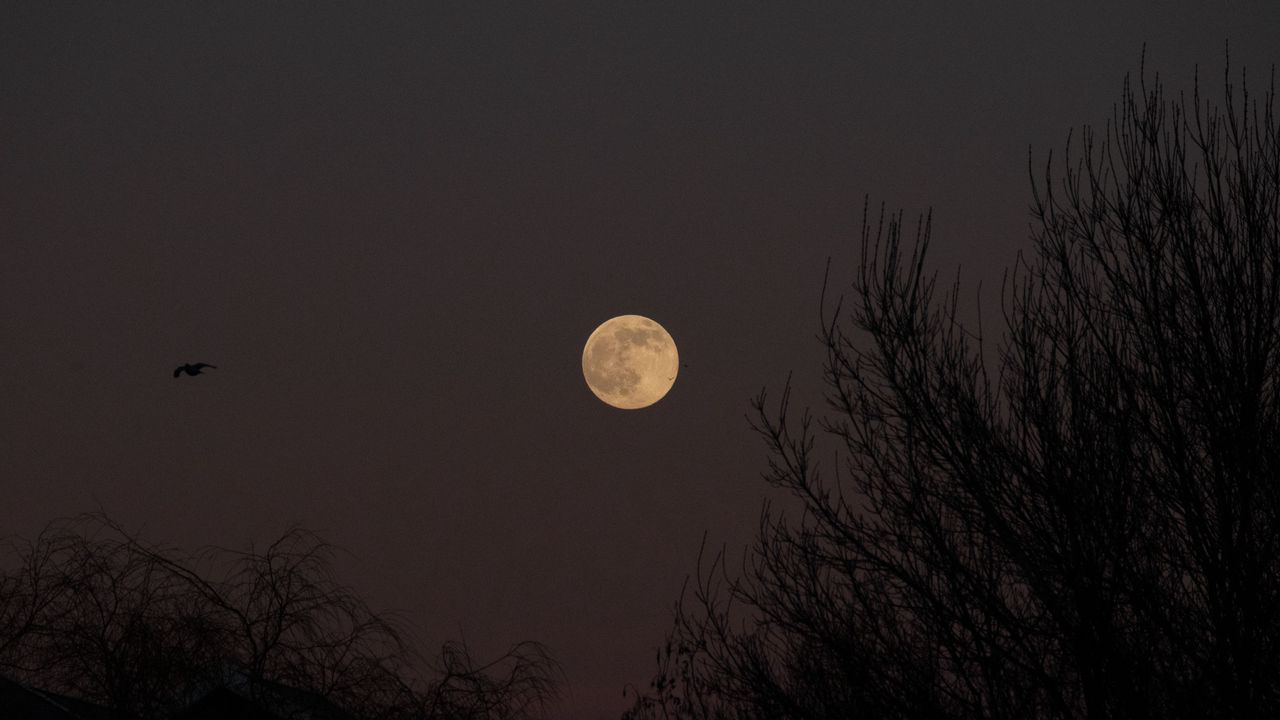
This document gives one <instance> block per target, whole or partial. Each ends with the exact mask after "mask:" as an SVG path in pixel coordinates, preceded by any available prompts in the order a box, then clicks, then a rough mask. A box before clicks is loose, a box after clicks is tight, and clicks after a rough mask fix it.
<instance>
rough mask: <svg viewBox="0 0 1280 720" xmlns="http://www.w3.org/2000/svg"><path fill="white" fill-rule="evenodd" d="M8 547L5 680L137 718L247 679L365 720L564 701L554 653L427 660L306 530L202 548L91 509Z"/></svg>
mask: <svg viewBox="0 0 1280 720" xmlns="http://www.w3.org/2000/svg"><path fill="white" fill-rule="evenodd" d="M6 549H7V550H8V551H9V553H8V554H9V557H8V558H6V559H7V560H8V563H7V564H6V565H5V567H4V571H3V572H0V675H8V676H10V677H12V678H14V679H17V680H21V681H24V682H27V683H28V684H30V685H33V686H36V687H39V688H41V689H44V690H49V691H53V692H58V693H63V694H66V695H70V696H72V697H77V698H81V699H84V700H88V701H92V702H96V703H100V704H102V705H105V706H106V707H108V708H110V709H112V710H113V711H115V712H118V713H120V715H121V717H128V718H136V719H137V720H150V719H152V718H156V719H159V718H167V717H172V716H173V715H174V714H175V713H177V712H178V711H180V710H181V709H183V708H184V707H186V706H187V705H188V704H189V703H190V702H191V701H192V700H194V699H196V698H198V697H199V696H200V694H201V693H202V692H207V691H208V690H209V689H211V688H213V687H217V686H219V685H221V684H225V683H227V682H229V680H230V679H231V678H235V680H236V682H237V683H239V685H241V686H243V687H244V688H245V689H246V691H247V692H248V693H250V695H252V696H254V699H256V700H258V701H260V702H261V703H263V704H264V705H267V706H270V704H271V703H272V702H274V701H276V700H278V699H279V698H280V697H282V695H281V692H282V691H281V689H282V688H285V689H287V690H288V691H289V693H290V695H288V697H289V698H292V699H293V700H295V701H296V698H299V697H310V698H316V699H320V700H317V702H319V701H321V700H322V701H323V702H324V703H326V704H331V705H332V706H334V707H337V708H340V709H342V710H344V711H346V712H347V713H349V714H350V716H351V717H353V718H357V719H361V720H363V719H374V718H387V719H397V720H398V719H404V720H410V719H420V720H428V719H440V720H452V719H454V718H467V719H469V720H470V719H476V720H479V719H487V718H530V717H538V716H541V715H542V714H543V711H544V710H545V709H546V704H547V702H548V701H549V700H551V699H553V698H554V697H555V696H556V694H557V692H558V687H559V682H560V678H561V675H560V670H559V667H558V665H557V664H556V662H555V661H554V660H553V659H552V658H551V657H550V655H549V654H548V653H547V652H546V650H545V648H543V647H542V646H541V645H539V644H538V643H534V642H522V643H518V644H516V645H515V646H513V647H512V648H511V649H510V650H509V651H508V652H507V653H505V654H504V655H502V656H501V657H499V658H497V659H495V660H493V661H491V662H487V663H480V662H476V661H473V660H472V659H471V657H470V655H469V653H468V651H467V648H466V647H465V645H463V644H461V643H459V642H449V643H446V644H445V645H444V647H443V649H442V651H441V654H440V657H439V658H438V659H437V660H431V659H428V658H424V657H423V656H422V655H421V653H420V652H419V651H418V649H417V648H416V647H415V645H414V644H413V643H412V642H411V640H410V639H409V637H408V634H407V633H406V631H405V630H404V628H403V627H402V624H401V623H400V622H399V621H398V620H397V619H396V618H395V617H394V616H390V615H387V614H382V613H377V612H374V611H373V610H371V609H370V608H369V607H368V606H367V605H366V604H365V602H364V601H363V600H361V599H360V598H359V596H358V595H356V594H355V593H354V591H352V590H351V589H350V588H348V587H346V586H344V585H342V584H340V583H339V582H338V581H337V580H336V579H335V578H334V577H333V575H332V572H331V569H330V568H331V561H332V558H333V551H334V549H333V548H332V547H331V546H330V545H328V544H327V543H325V542H324V541H323V540H321V539H320V538H319V537H317V536H315V535H314V534H312V533H310V532H307V531H305V530H298V529H295V530H291V531H289V532H286V533H285V534H283V535H282V536H281V537H280V538H278V539H277V540H275V541H274V542H272V543H271V544H269V545H268V546H266V547H265V548H261V549H254V548H250V549H249V550H246V551H231V550H225V549H219V548H213V549H208V550H205V551H203V552H201V553H196V554H186V553H182V552H179V551H177V550H175V549H172V548H166V547H162V546H157V545H153V544H149V543H147V542H144V541H143V540H141V539H140V538H139V537H137V536H135V535H132V534H130V533H128V532H126V531H124V530H123V529H122V528H120V527H119V526H118V525H116V524H115V523H114V522H112V521H111V520H110V519H108V518H106V517H104V516H102V515H85V516H80V517H77V518H72V519H68V520H62V521H56V522H54V523H51V524H50V525H49V526H48V527H47V528H46V530H45V531H44V532H43V533H41V534H40V536H39V537H37V538H35V539H34V540H31V541H22V540H12V541H10V543H9V544H8V546H7V548H6ZM294 704H295V705H296V702H295V703H294Z"/></svg>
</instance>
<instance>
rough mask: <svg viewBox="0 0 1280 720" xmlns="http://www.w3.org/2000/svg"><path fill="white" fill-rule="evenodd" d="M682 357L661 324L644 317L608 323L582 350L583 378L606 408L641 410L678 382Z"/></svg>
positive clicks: (613, 320) (603, 325)
mask: <svg viewBox="0 0 1280 720" xmlns="http://www.w3.org/2000/svg"><path fill="white" fill-rule="evenodd" d="M679 367H680V355H679V353H677V352H676V342H675V340H672V339H671V335H670V334H668V333H667V331H666V330H665V329H663V327H662V326H661V325H659V324H658V323H656V322H654V321H652V320H650V319H649V318H647V317H642V316H640V315H619V316H618V317H616V318H613V319H611V320H606V321H605V322H604V323H602V324H601V325H600V327H598V328H596V329H595V332H593V333H591V337H589V338H587V346H586V347H585V348H583V349H582V376H583V377H584V378H586V380H587V387H589V388H591V392H593V393H595V394H596V397H598V398H600V399H601V400H602V401H604V402H605V403H608V404H609V405H612V406H614V407H616V408H622V409H623V410H636V409H639V408H642V407H649V406H650V405H652V404H654V403H656V402H658V401H659V400H661V399H662V398H663V396H665V395H666V394H667V391H669V390H671V386H672V385H674V384H675V382H676V371H677V370H678V369H679Z"/></svg>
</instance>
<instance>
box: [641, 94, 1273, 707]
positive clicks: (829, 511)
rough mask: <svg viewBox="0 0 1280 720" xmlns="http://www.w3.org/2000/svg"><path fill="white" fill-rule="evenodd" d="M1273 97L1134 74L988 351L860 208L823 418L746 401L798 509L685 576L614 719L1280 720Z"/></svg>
mask: <svg viewBox="0 0 1280 720" xmlns="http://www.w3.org/2000/svg"><path fill="white" fill-rule="evenodd" d="M1273 76H1274V72H1273ZM1274 97H1275V94H1274V81H1273V82H1272V84H1271V86H1270V88H1269V89H1268V90H1267V91H1266V92H1265V93H1264V94H1263V96H1262V97H1261V98H1257V97H1255V96H1254V95H1252V94H1250V93H1249V91H1248V87H1247V83H1246V82H1245V79H1244V76H1243V74H1242V75H1241V81H1240V83H1239V84H1238V85H1237V84H1235V83H1233V82H1232V78H1231V75H1230V73H1227V75H1226V83H1225V94H1224V97H1223V101H1222V102H1221V103H1220V104H1213V103H1208V102H1205V101H1204V100H1203V99H1202V97H1201V94H1200V90H1199V83H1198V82H1197V84H1196V87H1195V89H1194V90H1193V91H1192V92H1191V93H1190V95H1189V96H1188V95H1182V94H1180V95H1178V96H1177V97H1169V96H1166V94H1165V93H1164V91H1163V89H1162V87H1161V84H1160V82H1159V79H1158V78H1155V79H1154V80H1153V81H1152V82H1151V83H1150V84H1148V81H1147V79H1146V73H1145V72H1140V73H1139V79H1138V81H1137V85H1136V87H1135V86H1134V85H1133V84H1132V82H1131V81H1129V80H1126V83H1125V86H1124V90H1123V95H1122V98H1121V102H1120V103H1119V104H1118V105H1117V107H1116V110H1115V114H1114V116H1113V117H1112V119H1111V120H1110V121H1109V122H1108V123H1107V124H1106V126H1105V128H1103V129H1102V130H1101V131H1095V130H1092V129H1089V128H1086V129H1084V131H1083V133H1082V134H1081V135H1080V137H1079V141H1078V142H1073V141H1072V140H1071V139H1070V138H1069V139H1068V143H1067V152H1066V160H1065V163H1063V164H1064V165H1065V168H1064V169H1062V170H1059V169H1058V165H1057V164H1055V163H1053V161H1052V158H1051V159H1050V161H1049V162H1048V163H1047V164H1046V167H1045V170H1044V173H1043V175H1039V174H1038V173H1036V172H1035V171H1034V170H1033V173H1032V185H1033V189H1034V204H1033V224H1032V239H1033V240H1034V253H1033V254H1032V255H1031V256H1030V257H1028V258H1020V259H1019V260H1018V261H1017V263H1015V265H1014V267H1013V268H1012V269H1011V270H1010V271H1009V273H1008V274H1007V275H1006V282H1005V284H1004V292H1003V320H1004V328H1003V333H1002V335H1001V337H999V338H998V339H995V340H989V339H988V338H986V337H985V336H984V334H983V329H982V327H981V325H976V326H975V325H972V324H970V325H968V326H966V325H965V324H964V323H962V322H961V321H960V320H959V318H958V312H957V305H958V297H959V283H958V281H957V283H956V284H953V285H951V286H950V287H946V286H940V285H939V284H938V282H937V277H936V275H935V274H933V273H931V272H928V271H926V265H925V255H926V250H927V248H928V245H929V241H930V235H931V223H930V220H929V219H928V218H927V217H926V218H922V219H921V221H920V222H919V223H918V225H917V229H916V233H915V237H914V241H912V240H911V239H909V238H907V239H904V234H905V233H904V223H903V218H902V214H901V213H898V214H896V215H890V216H888V217H886V216H885V214H884V212H883V210H882V211H881V212H880V216H879V219H878V221H877V220H876V219H875V218H874V217H869V216H868V215H867V214H864V222H863V232H862V246H863V254H862V260H861V263H860V266H859V268H858V272H857V275H856V280H855V281H854V282H853V284H852V290H851V294H850V297H849V300H848V301H847V302H846V301H845V300H843V299H841V298H836V299H831V298H829V297H828V294H827V292H826V290H825V288H824V293H823V296H824V302H823V308H824V310H823V318H822V331H821V333H820V338H821V341H822V342H823V344H824V345H825V347H826V349H827V362H826V364H825V371H824V380H825V385H826V387H827V389H828V399H829V409H828V412H827V413H825V414H823V415H822V416H821V417H820V418H818V419H817V421H816V424H815V422H814V420H812V419H811V418H812V416H811V415H810V414H809V413H808V412H803V413H800V414H799V416H797V415H796V414H795V413H793V412H791V411H790V409H789V408H788V400H789V387H788V389H787V390H784V391H783V393H782V395H781V402H780V404H779V405H777V406H775V407H767V406H766V397H765V395H764V394H763V393H762V394H761V395H760V396H759V397H758V398H757V399H756V401H755V403H754V414H753V417H754V426H755V428H756V429H757V430H758V431H759V433H760V435H761V436H762V437H763V438H764V440H765V441H766V443H767V444H768V446H769V448H770V450H771V457H772V461H771V463H770V468H769V471H768V473H767V474H766V477H767V479H768V480H769V482H771V483H772V484H773V485H775V486H777V487H779V488H782V489H784V490H786V491H789V493H790V494H791V495H793V496H794V497H795V498H796V499H797V501H798V505H799V507H800V508H802V512H800V513H799V515H798V516H797V515H796V514H794V513H793V514H791V515H788V514H786V513H782V512H778V511H775V510H772V509H770V508H768V507H766V508H765V511H764V513H763V515H762V519H761V525H760V531H759V535H758V537H757V540H756V542H755V544H754V545H753V546H752V547H751V548H750V549H749V551H748V552H747V555H746V557H745V561H744V563H743V567H742V568H741V570H740V571H734V572H728V571H726V569H725V563H724V555H723V554H718V555H713V557H712V560H711V561H710V562H709V563H708V565H707V567H703V568H700V569H699V572H698V574H697V576H696V577H695V581H694V583H693V585H692V586H691V587H690V588H689V589H688V592H687V593H685V594H684V595H683V596H682V600H681V602H680V604H679V605H678V606H677V615H676V622H675V626H674V629H673V631H672V634H671V636H670V638H669V641H668V643H667V644H666V646H665V647H664V648H663V650H662V651H660V652H659V656H658V665H659V667H658V673H657V675H656V677H655V679H654V681H653V683H652V685H651V687H650V689H649V690H648V691H647V692H646V693H644V694H643V695H641V696H640V697H638V698H637V700H636V703H635V706H634V707H633V709H632V710H631V712H630V713H629V716H630V717H631V718H633V719H639V718H654V717H680V718H834V717H842V718H852V717H871V718H1009V719H1013V718H1064V719H1066V718H1090V719H1106V718H1148V717H1149V718H1268V717H1280V552H1278V550H1280V547H1277V546H1278V545H1280V477H1278V476H1277V470H1278V469H1280V395H1278V392H1280V386H1278V378H1280V376H1278V375H1277V372H1278V371H1280V367H1278V364H1280V126H1278V125H1277V122H1276V117H1275V115H1274V112H1273V108H1274ZM827 441H830V442H831V443H832V445H833V447H834V448H835V451H836V454H838V460H837V462H835V463H833V464H831V465H827V464H825V463H823V464H820V463H819V462H818V459H817V458H818V450H816V449H815V448H818V447H825V445H822V444H821V443H825V442H827ZM822 454H823V457H826V453H825V450H824V451H823V453H822Z"/></svg>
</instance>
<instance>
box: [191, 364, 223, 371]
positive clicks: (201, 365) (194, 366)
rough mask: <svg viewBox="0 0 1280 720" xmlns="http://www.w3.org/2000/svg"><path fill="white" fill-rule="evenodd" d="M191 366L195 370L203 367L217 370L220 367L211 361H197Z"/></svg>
mask: <svg viewBox="0 0 1280 720" xmlns="http://www.w3.org/2000/svg"><path fill="white" fill-rule="evenodd" d="M191 367H192V369H194V370H203V369H205V368H213V369H214V370H217V369H218V367H217V366H216V365H210V364H209V363H196V364H195V365H192V366H191Z"/></svg>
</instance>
